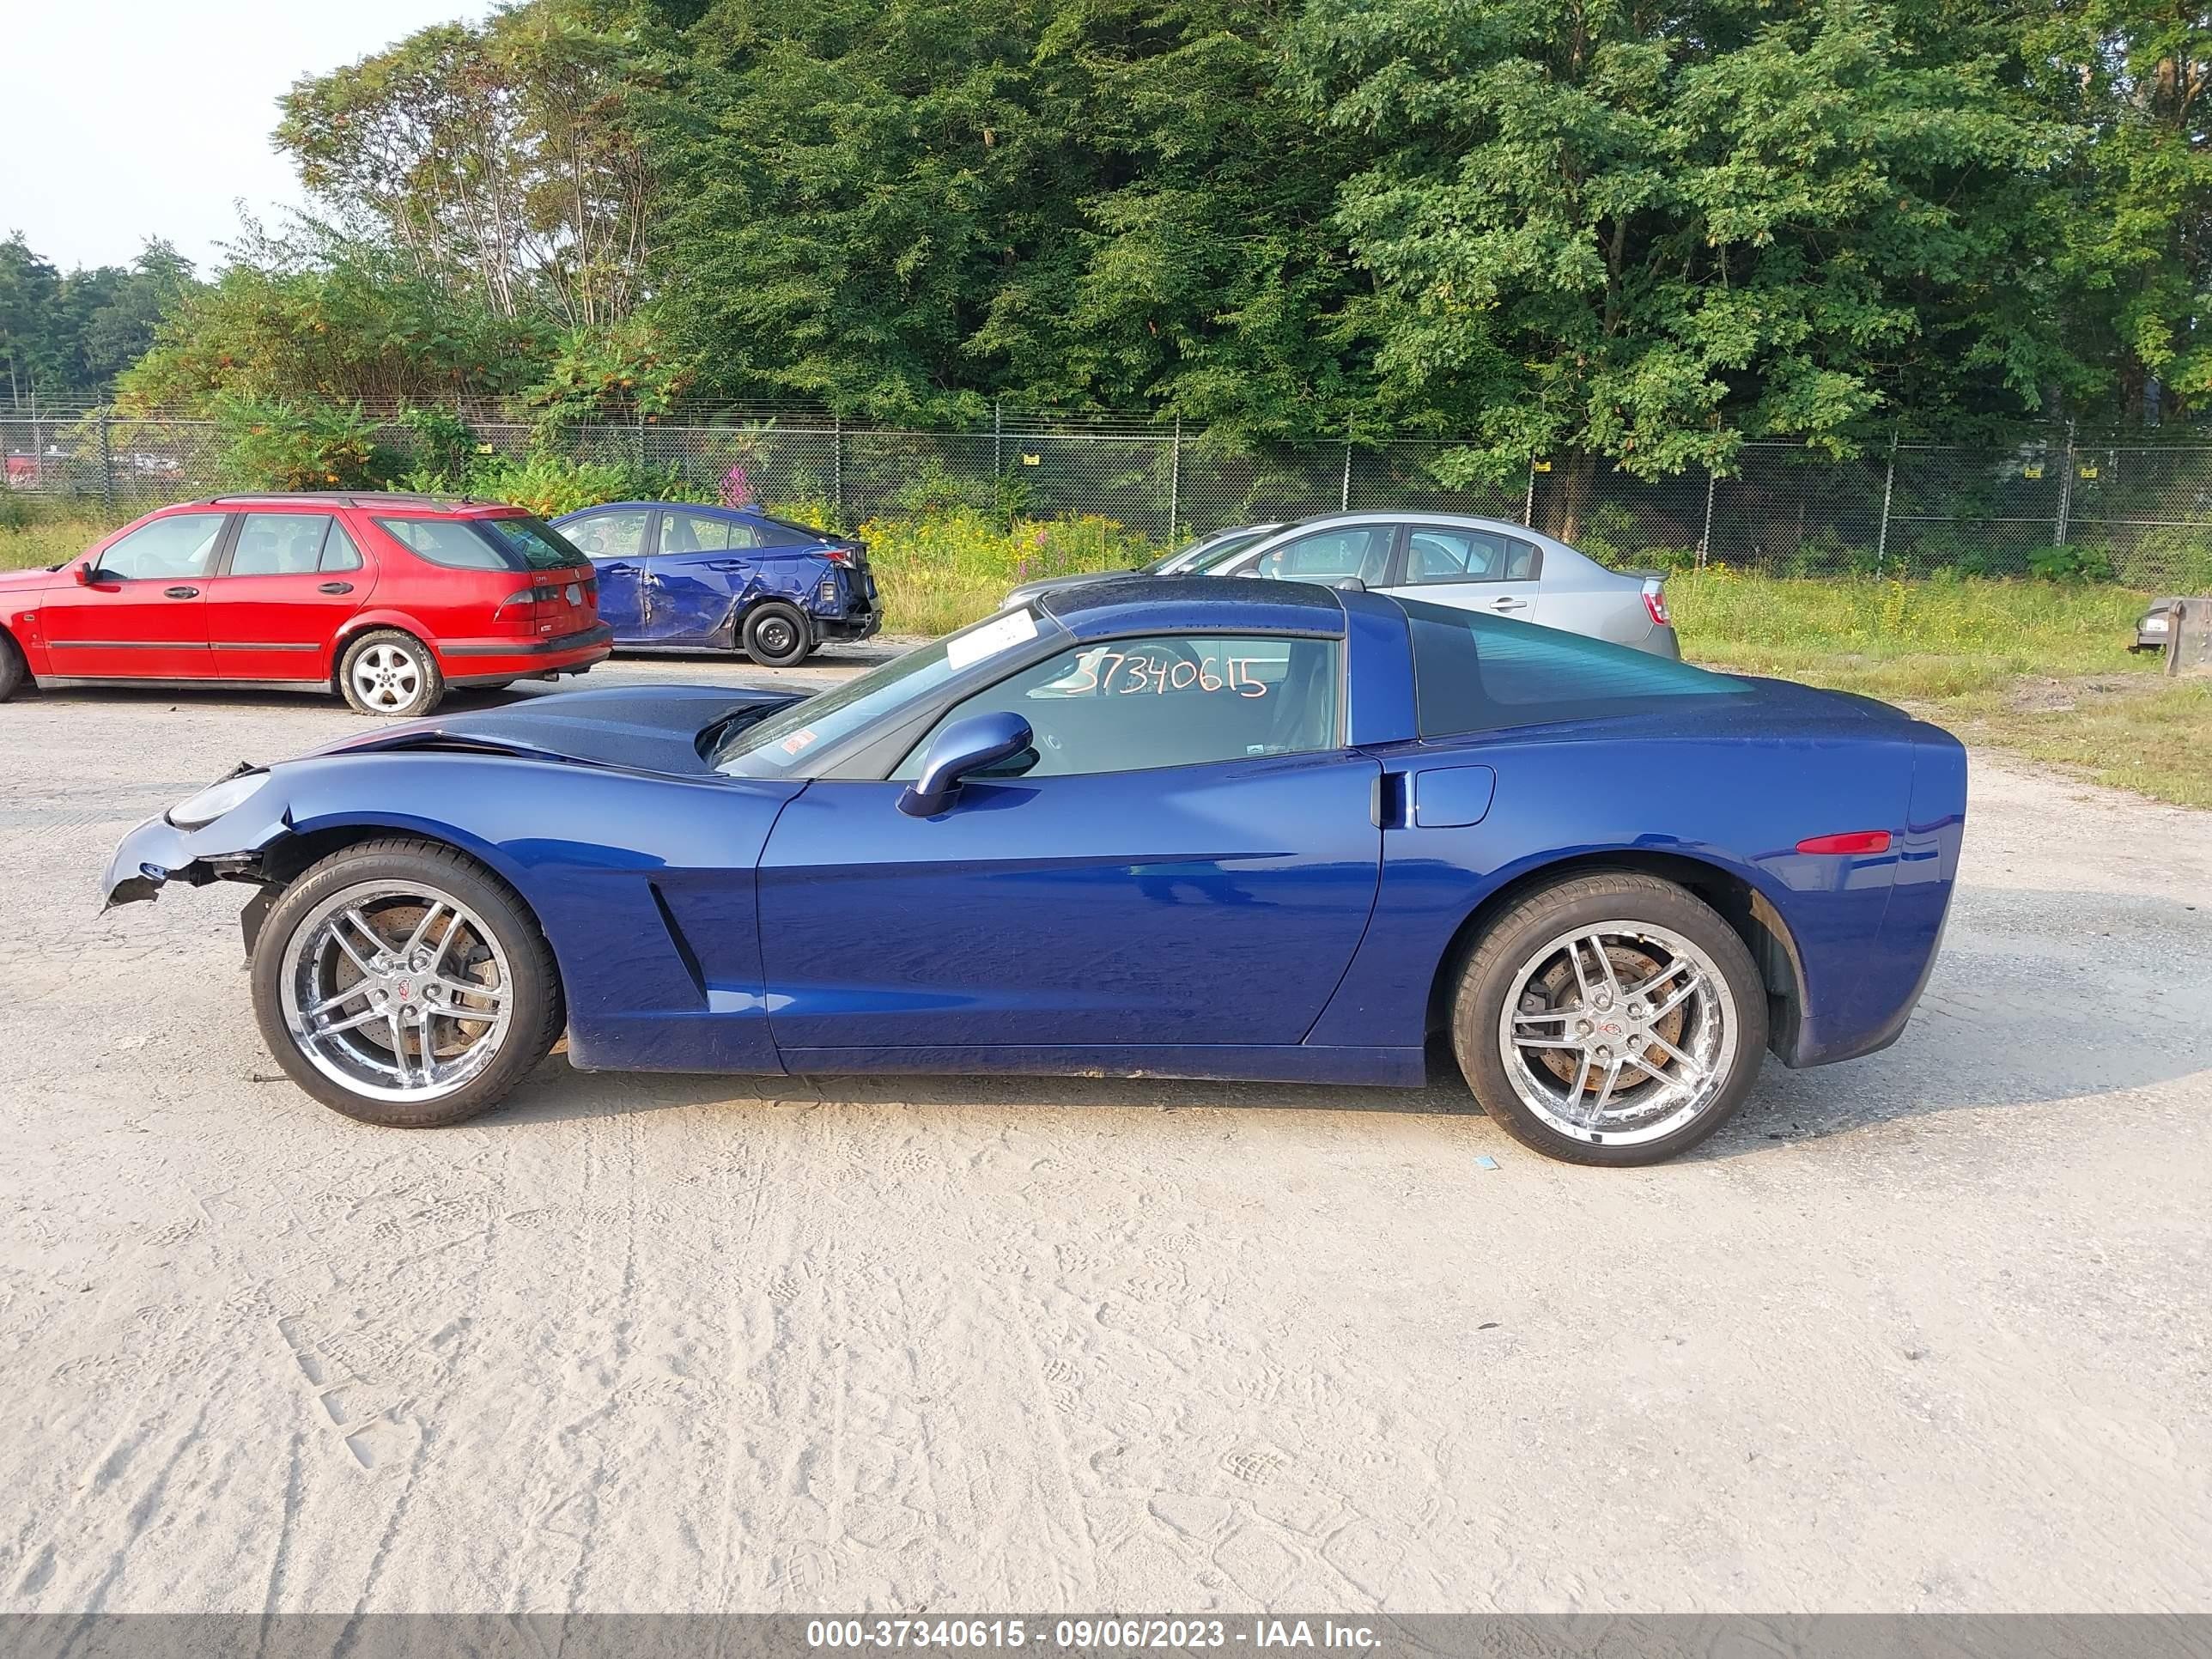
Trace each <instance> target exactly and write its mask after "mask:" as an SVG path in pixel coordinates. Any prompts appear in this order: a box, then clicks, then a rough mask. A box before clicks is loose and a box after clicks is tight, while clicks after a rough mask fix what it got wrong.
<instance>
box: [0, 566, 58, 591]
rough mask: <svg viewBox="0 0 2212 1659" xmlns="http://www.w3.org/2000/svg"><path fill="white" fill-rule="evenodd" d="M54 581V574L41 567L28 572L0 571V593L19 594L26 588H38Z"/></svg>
mask: <svg viewBox="0 0 2212 1659" xmlns="http://www.w3.org/2000/svg"><path fill="white" fill-rule="evenodd" d="M52 580H54V573H53V572H52V571H51V570H48V569H47V568H45V567H44V566H43V565H34V566H33V567H32V568H30V569H28V570H0V592H9V593H20V592H23V591H24V590H26V589H28V588H40V587H44V586H46V584H47V583H49V582H51V581H52Z"/></svg>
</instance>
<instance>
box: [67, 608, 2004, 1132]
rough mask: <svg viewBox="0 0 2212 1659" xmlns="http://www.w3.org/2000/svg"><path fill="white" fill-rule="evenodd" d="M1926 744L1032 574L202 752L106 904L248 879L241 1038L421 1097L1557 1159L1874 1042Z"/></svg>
mask: <svg viewBox="0 0 2212 1659" xmlns="http://www.w3.org/2000/svg"><path fill="white" fill-rule="evenodd" d="M1965 812H1966V754H1965V751H1964V750H1962V749H1961V748H1960V745H1959V743H1958V742H1957V740H1956V739H1955V738H1952V737H1951V736H1950V735H1949V734H1948V733H1946V732H1942V731H1939V730H1937V729H1936V727H1934V726H1925V725H1923V724H1921V723H1919V722H1918V721H1917V720H1911V719H1909V718H1907V717H1906V716H1905V715H1904V714H1900V713H1899V712H1898V711H1897V710H1895V709H1893V708H1888V707H1887V706H1886V705H1884V704H1881V703H1877V702H1870V701H1869V700H1867V699H1865V698H1863V697H1855V696H1844V695H1841V694H1838V693H1833V692H1823V691H1814V690H1808V689H1806V688H1804V687H1802V686H1798V685H1793V684H1786V683H1783V682H1778V681H1770V680H1755V679H1740V678H1729V677H1726V676H1723V675H1719V674H1711V673H1707V672H1705V671H1702V670H1700V669H1697V668H1692V667H1689V666H1686V665H1683V664H1680V663H1677V662H1671V661H1667V660H1663V659H1658V658H1655V657H1652V656H1650V655H1647V654H1645V653H1642V652H1638V651H1632V650H1628V649H1626V648H1625V647H1619V646H1613V645H1607V644H1605V643H1602V642H1601V641H1595V640H1589V639H1585V638H1582V637H1579V636H1577V635H1570V634H1565V633H1561V632H1559V631H1558V630H1556V629H1544V628H1535V627H1531V626H1528V625H1527V624H1525V623H1518V622H1510V621H1504V620H1500V619H1498V618H1494V617H1484V616H1480V615H1474V614H1472V613H1469V612H1467V611H1455V610H1445V609H1443V608H1440V607H1437V606H1431V605H1425V604H1421V603H1419V602H1417V601H1413V600H1407V599H1389V598H1386V597H1384V596H1383V595H1380V594H1373V593H1359V592H1336V591H1334V590H1332V589H1328V588H1322V587H1316V586H1307V585H1304V584H1302V583H1291V582H1263V581H1247V580H1237V579H1225V580H1220V581H1213V582H1190V581H1177V580H1152V579H1148V578H1144V577H1133V578H1127V579H1123V580H1116V581H1109V582H1101V583H1097V584H1094V585H1091V586H1082V587H1075V588H1070V589H1067V590H1065V591H1062V592H1051V593H1047V594H1044V595H1042V597H1041V598H1040V599H1037V600H1036V603H1035V604H1034V605H1030V606H1026V607H1024V608H1021V609H1018V610H1014V611H1005V612H1001V613H1000V614H999V615H998V616H996V617H992V618H991V619H990V620H988V621H987V622H984V623H978V624H976V625H975V627H972V628H969V629H965V630H963V631H962V632H960V633H957V634H954V635H950V636H948V637H946V638H945V639H941V640H939V641H935V642H934V643H933V644H930V645H927V646H924V647H921V648H920V649H918V650H915V651H912V652H909V653H907V654H906V655H905V656H902V657H900V658H898V659H896V660H894V661H891V662H889V663H886V664H884V665H882V666H880V667H878V668H877V669H875V670H873V671H872V672H869V673H866V674H863V675H861V676H860V677H859V678H855V679H853V680H849V681H848V682H847V683H845V684H842V685H840V686H837V687H836V688H835V689H834V690H827V691H823V692H821V693H820V694H818V695H817V696H811V697H806V698H803V699H802V698H799V697H797V696H793V695H792V694H791V693H789V692H787V691H781V690H778V691H769V690H758V691H745V690H729V689H714V688H708V687H703V686H702V687H683V688H675V689H661V688H631V687H623V688H618V689H608V690H585V691H578V692H574V693H570V694H567V695H564V696H541V697H536V698H533V699H531V700H530V701H528V702H520V703H517V704H513V705H511V706H509V707H506V708H498V709H494V710H489V711H487V712H482V713H452V714H441V715H438V716H436V717H435V718H433V719H430V720H420V721H416V722H414V723H412V724H410V725H406V726H396V727H392V728H387V729H385V730H382V731H378V732H371V733H368V734H367V735H365V736H362V737H357V738H350V739H349V740H347V741H345V742H343V743H339V744H333V745H332V746H331V747H329V748H327V749H324V750H319V751H318V752H316V753H314V754H312V755H308V756H306V757H302V758H301V759H297V760H293V761H288V762H284V763H280V764H277V765H275V766H271V767H266V768H264V767H249V768H241V769H240V771H239V772H238V773H237V774H235V775H233V776H231V777H228V778H226V779H224V780H222V781H220V782H218V783H216V784H214V785H212V786H211V787H209V788H208V789H206V790H204V791H203V792H202V793H200V794H198V795H196V796H194V797H193V798H192V799H190V800H187V801H185V802H183V803H182V804H180V805H178V806H177V807H176V808H175V809H174V810H173V811H170V812H169V813H167V815H166V816H165V817H161V818H157V819H155V820H152V821H151V822H149V823H146V824H143V825H142V826H141V827H140V828H139V829H136V830H134V831H133V832H132V833H131V836H129V838H128V839H127V840H125V842H124V843H123V846H122V848H121V849H120V850H119V851H118V853H117V854H116V856H115V859H114V861H113V863H112V865H111V866H110V867H109V869H108V871H107V873H106V883H105V891H106V895H107V897H108V900H109V902H125V901H128V900H131V899H140V898H149V897H151V896H153V895H154V893H155V891H156V890H157V889H159V888H160V887H161V884H163V883H165V882H169V881H185V882H190V883H193V884H200V883H205V882H209V881H213V880H216V879H225V880H234V881H242V882H248V883H252V884H254V885H256V886H257V887H258V889H259V891H258V894H257V895H256V896H254V897H253V898H252V900H251V901H250V902H248V904H247V905H246V911H245V915H244V918H243V921H244V927H245V932H246V947H247V951H248V955H249V957H250V959H251V963H252V987H253V1001H254V1007H255V1011H256V1012H257V1014H258V1017H259V1020H260V1024H261V1030H262V1032H263V1035H264V1037H265V1038H266V1040H267V1042H268V1044H269V1047H270V1050H271V1051H272V1052H273V1053H274V1054H275V1055H276V1059H277V1061H278V1063H279V1064H281V1065H282V1066H283V1067H284V1069H285V1070H286V1072H287V1073H289V1074H290V1076H291V1077H292V1078H293V1079H295V1081H297V1082H298V1084H299V1085H300V1086H301V1088H303V1089H305V1090H306V1091H307V1092H308V1093H310V1094H312V1095H313V1096H314V1097H316V1098H317V1099H319V1100H321V1101H323V1102H324V1103H326V1104H328V1105H331V1106H332V1107H335V1108H336V1109H338V1110H339V1111H341V1112H345V1113H348V1114H349V1115H353V1116H355V1117H359V1118H362V1119H366V1120H368V1121H371V1122H375V1123H384V1124H394V1125H408V1126H417V1125H432V1124H442V1123H451V1122H453V1121H457V1120H459V1119H462V1118H465V1117H468V1116H471V1115H473V1114H475V1113H477V1112H481V1111H483V1109H486V1108H487V1107H489V1106H490V1105H491V1104H492V1103H495V1101H497V1100H498V1099H499V1098H500V1097H501V1096H503V1095H504V1094H506V1093H507V1091H508V1090H510V1089H511V1088H513V1086H514V1084H515V1083H516V1081H517V1080H518V1079H520V1078H521V1077H522V1076H523V1075H524V1073H526V1072H527V1071H529V1069H530V1068H531V1067H532V1066H534V1065H536V1064H537V1063H538V1060H540V1059H541V1058H542V1057H543V1056H544V1054H546V1053H547V1052H548V1051H549V1050H550V1048H551V1047H552V1045H553V1043H554V1042H555V1041H556V1039H557V1038H558V1037H559V1036H561V1035H562V1032H563V1031H564V1030H565V1031H566V1032H567V1034H568V1057H569V1060H570V1061H571V1062H572V1063H573V1064H574V1065H576V1066H580V1067H584V1068H586V1069H593V1070H597V1069H607V1068H623V1067H627V1068H635V1069H641V1070H660V1071H696V1072H742V1073H769V1074H776V1073H853V1072H1031V1073H1086V1074H1090V1073H1115V1074H1120V1075H1123V1076H1142V1075H1156V1074H1171V1075H1177V1076H1184V1077H1206V1078H1255V1079H1282V1080H1290V1081H1310V1082H1340V1083H1366V1084H1397V1085H1418V1084H1420V1083H1421V1082H1422V1081H1423V1080H1424V1079H1425V1077H1426V1075H1427V1072H1428V1065H1429V1054H1430V1052H1431V1046H1432V1042H1433V1041H1434V1040H1437V1039H1442V1040H1443V1042H1447V1043H1448V1044H1449V1049H1450V1051H1451V1052H1452V1053H1453V1054H1455V1056H1456V1058H1457V1061H1458V1065H1459V1067H1460V1069H1461V1071H1462V1073H1464V1074H1465V1076H1466V1078H1467V1080H1468V1083H1469V1084H1470V1085H1472V1086H1473V1089H1474V1094H1475V1096H1476V1097H1477V1098H1478V1099H1479V1100H1480V1102H1481V1103H1482V1104H1483V1106H1484V1107H1485V1108H1486V1109H1488V1111H1489V1112H1490V1113H1491V1114H1492V1115H1493V1116H1494V1117H1495V1118H1497V1120H1498V1122H1499V1123H1500V1124H1501V1125H1503V1126H1504V1127H1505V1128H1506V1129H1508V1130H1509V1131H1510V1132H1511V1133H1513V1134H1515V1135H1516V1136H1518V1137H1519V1138H1520V1139H1522V1140H1524V1141H1526V1142H1527V1143H1528V1145H1529V1146H1534V1147H1535V1148H1537V1149H1539V1150H1540V1151H1542V1152H1547V1153H1551V1154H1553V1155H1554V1156H1556V1157H1559V1158H1570V1159H1573V1160H1577V1161H1578V1162H1583V1163H1589V1164H1641V1163H1647V1162H1650V1161H1653V1160H1656V1159H1659V1158H1666V1157H1668V1156H1669V1155H1670V1154H1672V1153H1674V1152H1680V1151H1681V1150H1682V1149H1683V1148H1685V1147H1686V1146H1692V1145H1693V1144H1694V1143H1696V1142H1697V1141H1698V1140H1699V1139H1702V1138H1704V1137H1705V1136H1706V1135H1708V1134H1710V1133H1712V1131H1713V1130H1714V1129H1715V1128H1716V1127H1718V1126H1719V1125H1720V1124H1721V1123H1722V1122H1723V1121H1725V1120H1726V1119H1727V1117H1728V1115H1729V1113H1730V1112H1732V1111H1733V1110H1735V1107H1736V1105H1737V1103H1739V1102H1740V1101H1741V1100H1742V1098H1743V1097H1744V1094H1745V1092H1746V1091H1747V1090H1748V1089H1749V1088H1750V1086H1751V1083H1752V1079H1753V1074H1754V1073H1756V1072H1757V1070H1758V1068H1759V1061H1760V1057H1761V1054H1762V1051H1763V1050H1765V1049H1770V1048H1771V1049H1772V1050H1773V1051H1774V1052H1775V1054H1778V1056H1779V1057H1780V1058H1781V1060H1783V1062H1784V1064H1785V1065H1790V1066H1811V1065H1817V1064H1820V1063H1822V1062H1824V1061H1827V1060H1846V1059H1849V1058H1850V1057H1851V1056H1853V1055H1855V1054H1867V1053H1869V1052H1871V1051H1872V1050H1874V1049H1876V1048H1881V1047H1882V1046H1884V1045H1885V1044H1887V1043H1888V1042H1892V1041H1893V1039H1894V1038H1895V1037H1896V1036H1897V1035H1898V1033H1899V1031H1900V1030H1903V1029H1904V1026H1905V1020H1906V1018H1907V1017H1908V1016H1909V1015H1910V1013H1911V1010H1912V1006H1913V1004H1914V1002H1915V1000H1917V997H1918V996H1919V994H1920V989H1921V987H1922V985H1923V983H1924V982H1925V981H1926V979H1927V976H1928V973H1929V967H1930V965H1931V964H1932V963H1933V961H1934V958H1935V955H1936V941H1937V939H1938V937H1939V935H1940V934H1941V933H1942V925H1943V915H1944V910H1945V907H1946V906H1947V904H1948V902H1949V899H1950V895H1951V888H1952V884H1953V880H1954V874H1955V872H1956V869H1957V866H1958V859H1959V845H1960V835H1961V832H1962V829H1963V825H1964V821H1965Z"/></svg>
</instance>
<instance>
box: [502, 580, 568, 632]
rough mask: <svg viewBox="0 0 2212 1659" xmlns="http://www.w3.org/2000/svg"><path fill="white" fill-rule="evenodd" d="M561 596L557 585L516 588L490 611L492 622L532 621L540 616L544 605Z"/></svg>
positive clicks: (535, 620) (543, 610) (543, 611)
mask: <svg viewBox="0 0 2212 1659" xmlns="http://www.w3.org/2000/svg"><path fill="white" fill-rule="evenodd" d="M560 597H561V590H560V589H559V588H557V587H524V588H518V589H516V590H515V592H512V593H510V594H508V595H507V597H506V598H505V599H501V601H500V602H499V609H498V610H496V611H493V612H492V620H493V621H494V622H503V623H534V622H537V621H538V620H539V619H540V618H542V617H544V613H545V607H546V605H549V604H550V603H551V602H552V601H554V600H556V599H559V598H560Z"/></svg>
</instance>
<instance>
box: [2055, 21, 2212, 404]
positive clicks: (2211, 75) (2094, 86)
mask: <svg viewBox="0 0 2212 1659" xmlns="http://www.w3.org/2000/svg"><path fill="white" fill-rule="evenodd" d="M2027 61H2028V62H2029V63H2030V64H2033V65H2034V66H2035V71H2036V88H2037V90H2038V91H2039V93H2040V94H2042V95H2043V96H2044V97H2045V99H2046V100H2048V101H2049V104H2050V106H2051V108H2052V110H2053V112H2055V113H2056V114H2057V115H2058V116H2060V117H2062V118H2065V119H2067V120H2069V121H2071V122H2074V123H2075V124H2076V125H2079V126H2081V127H2082V128H2083V129H2085V130H2086V131H2088V132H2089V133H2090V134H2091V142H2090V143H2088V144H2087V145H2086V146H2085V147H2084V148H2083V149H2082V150H2081V153H2080V155H2079V156H2078V164H2077V166H2076V167H2075V169H2074V170H2073V172H2072V173H2070V175H2069V179H2067V181H2066V183H2067V185H2068V186H2069V188H2068V189H2067V191H2065V192H2064V193H2063V195H2062V196H2061V197H2058V198H2057V200H2056V201H2055V202H2054V204H2053V214H2052V226H2053V234H2052V244H2053V246H2054V249H2055V250H2056V252H2055V258H2056V263H2057V266H2058V269H2059V270H2060V272H2061V274H2062V276H2063V279H2064V280H2065V283H2066V284H2067V288H2066V292H2065V297H2064V304H2065V308H2066V314H2067V318H2068V322H2069V329H2070V330H2071V331H2072V334H2073V337H2074V338H2075V342H2076V343H2077V349H2079V351H2080V352H2081V355H2082V356H2085V357H2087V358H2088V359H2089V360H2090V362H2092V363H2093V365H2094V367H2095V368H2096V370H2097V371H2098V380H2097V382H2096V384H2095V386H2094V388H2093V390H2094V392H2095V393H2097V394H2098V396H2097V397H2096V399H2095V401H2094V402H2089V403H2087V407H2088V408H2090V409H2092V410H2100V411H2104V410H2109V411H2110V412H2112V413H2113V414H2124V415H2126V416H2132V417H2136V418H2139V419H2154V418H2155V417H2156V415H2157V414H2158V412H2159V409H2160V401H2161V399H2160V392H2161V391H2165V392H2171V393H2172V404H2174V406H2176V407H2177V408H2186V407H2188V406H2189V405H2191V404H2198V405H2201V404H2203V402H2204V401H2205V399H2206V398H2207V396H2208V394H2212V346H2208V344H2207V343H2206V342H2205V341H2204V339H2203V326H2202V324H2203V318H2204V316H2205V314H2206V312H2207V307H2208V302H2212V128H2208V126H2207V116H2208V114H2212V14H2207V13H2206V12H2205V11H2204V9H2203V8H2202V7H2199V6H2191V5H2183V4H2177V3H2173V0H2084V3H2071V4H2068V5H2066V6H2063V7H2059V8H2055V9H2052V10H2051V12H2050V13H2048V14H2047V15H2045V17H2044V18H2043V19H2042V21H2041V22H2040V26H2039V27H2038V28H2037V30H2036V31H2035V33H2034V34H2033V38H2032V41H2031V46H2030V50H2029V51H2028V52H2027ZM2070 389H2080V388H2070ZM2085 401H2086V400H2085Z"/></svg>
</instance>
